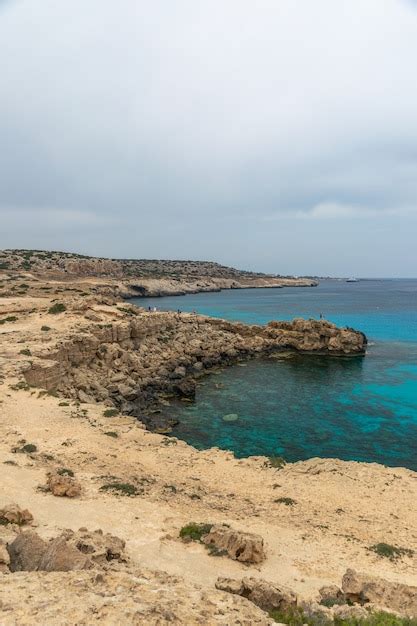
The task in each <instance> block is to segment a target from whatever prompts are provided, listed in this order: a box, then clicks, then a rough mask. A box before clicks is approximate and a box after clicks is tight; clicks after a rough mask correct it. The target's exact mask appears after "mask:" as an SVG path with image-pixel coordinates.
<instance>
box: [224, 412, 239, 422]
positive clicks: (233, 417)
mask: <svg viewBox="0 0 417 626" xmlns="http://www.w3.org/2000/svg"><path fill="white" fill-rule="evenodd" d="M238 419H239V415H238V414H237V413H228V414H227V415H223V417H222V420H223V422H236V421H237V420H238Z"/></svg>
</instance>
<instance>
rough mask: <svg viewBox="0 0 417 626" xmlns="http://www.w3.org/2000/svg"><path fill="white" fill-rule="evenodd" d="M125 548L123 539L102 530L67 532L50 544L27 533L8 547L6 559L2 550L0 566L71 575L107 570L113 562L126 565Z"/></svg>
mask: <svg viewBox="0 0 417 626" xmlns="http://www.w3.org/2000/svg"><path fill="white" fill-rule="evenodd" d="M0 548H1V546H0ZM124 549H125V542H124V541H123V540H122V539H119V537H115V536H114V535H111V534H109V533H106V534H104V533H103V532H102V531H101V530H96V531H94V532H90V531H88V530H87V528H80V530H79V531H78V532H74V531H72V530H66V531H64V532H63V533H61V535H59V536H58V537H55V538H54V539H51V541H49V542H46V541H44V540H43V539H41V537H39V535H38V534H37V533H35V532H32V531H27V532H24V533H20V534H19V535H17V537H16V538H15V539H14V541H12V543H10V544H9V545H8V546H7V556H6V555H3V557H4V558H3V557H2V551H1V550H0V563H3V565H7V566H8V568H9V569H10V571H11V572H20V571H27V572H31V571H42V572H68V571H71V570H83V569H90V568H92V567H104V566H106V565H108V564H109V562H110V561H118V562H120V563H124V562H126V557H125V554H124Z"/></svg>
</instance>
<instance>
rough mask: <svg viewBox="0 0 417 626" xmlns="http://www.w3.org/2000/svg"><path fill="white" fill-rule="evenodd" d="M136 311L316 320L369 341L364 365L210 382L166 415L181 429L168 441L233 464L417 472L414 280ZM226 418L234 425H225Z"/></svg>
mask: <svg viewBox="0 0 417 626" xmlns="http://www.w3.org/2000/svg"><path fill="white" fill-rule="evenodd" d="M136 302H137V304H139V305H140V306H145V307H147V306H157V307H158V308H159V309H174V310H177V309H178V308H180V309H181V310H183V311H192V310H196V311H197V312H198V313H203V314H207V315H213V316H216V317H223V318H226V319H231V320H240V321H244V322H248V323H259V324H264V323H266V322H268V321H269V320H271V319H292V318H294V317H298V316H299V317H316V318H318V317H319V315H320V313H323V315H324V316H325V317H326V319H329V320H331V321H333V322H335V323H337V324H340V325H348V326H353V327H355V328H358V329H360V330H362V331H363V332H365V333H366V334H367V336H368V339H369V340H370V347H369V350H368V354H367V356H366V357H365V358H361V357H357V358H352V359H337V358H325V357H315V356H295V357H293V358H291V359H288V360H287V359H286V360H282V361H281V360H279V361H277V360H269V359H268V360H266V359H263V360H255V361H250V362H249V363H247V364H245V365H244V366H242V365H237V366H232V367H229V368H226V369H224V370H222V371H220V372H217V373H216V374H213V375H211V376H208V377H207V378H205V379H204V380H203V381H202V384H201V385H200V386H199V387H198V391H197V397H196V402H195V404H192V405H184V404H182V403H178V405H174V406H172V407H170V409H169V412H170V415H172V416H173V417H177V418H178V419H179V420H180V425H179V426H178V427H176V428H175V431H174V434H175V436H177V437H180V438H182V439H184V440H186V441H187V442H189V443H191V444H192V445H194V446H196V447H197V448H208V447H211V446H218V447H220V448H224V449H229V450H233V451H234V453H235V455H236V456H239V457H242V456H248V455H253V454H264V455H280V456H284V457H285V458H286V459H288V460H290V461H295V460H300V459H307V458H310V457H312V456H321V457H338V458H342V459H347V460H351V459H353V460H361V461H376V462H378V463H384V464H386V465H390V466H405V467H408V468H411V469H414V470H417V280H389V281H388V280H383V281H361V282H359V283H345V282H337V281H323V282H322V283H321V284H320V285H319V287H317V288H288V289H277V290H275V289H274V290H268V289H260V290H236V291H223V292H220V293H211V294H196V295H190V296H179V297H171V298H152V299H142V298H141V299H137V300H136ZM228 414H236V415H237V416H238V418H237V419H236V420H235V421H232V422H227V421H224V420H223V417H224V416H225V415H228Z"/></svg>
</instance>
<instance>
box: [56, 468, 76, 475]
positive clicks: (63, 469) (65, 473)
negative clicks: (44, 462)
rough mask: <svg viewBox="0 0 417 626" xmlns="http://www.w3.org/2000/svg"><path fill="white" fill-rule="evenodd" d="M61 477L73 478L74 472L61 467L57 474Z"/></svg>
mask: <svg viewBox="0 0 417 626" xmlns="http://www.w3.org/2000/svg"><path fill="white" fill-rule="evenodd" d="M56 473H57V474H59V475H60V476H71V477H74V472H73V471H72V470H70V469H68V468H67V467H60V468H59V469H58V470H57V472H56Z"/></svg>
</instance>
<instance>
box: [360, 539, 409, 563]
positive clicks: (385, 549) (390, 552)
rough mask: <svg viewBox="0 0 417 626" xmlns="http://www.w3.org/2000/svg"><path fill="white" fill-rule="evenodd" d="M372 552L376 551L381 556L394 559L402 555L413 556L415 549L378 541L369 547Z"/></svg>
mask: <svg viewBox="0 0 417 626" xmlns="http://www.w3.org/2000/svg"><path fill="white" fill-rule="evenodd" d="M368 549H369V550H371V551H372V552H375V554H377V555H378V556H380V557H384V558H386V559H390V560H391V561H394V560H395V559H399V558H401V557H402V556H413V554H414V550H410V548H400V547H398V546H391V545H390V544H389V543H383V542H382V543H376V544H375V545H373V546H371V547H370V548H368Z"/></svg>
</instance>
